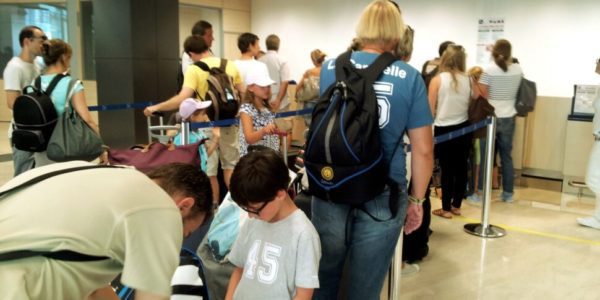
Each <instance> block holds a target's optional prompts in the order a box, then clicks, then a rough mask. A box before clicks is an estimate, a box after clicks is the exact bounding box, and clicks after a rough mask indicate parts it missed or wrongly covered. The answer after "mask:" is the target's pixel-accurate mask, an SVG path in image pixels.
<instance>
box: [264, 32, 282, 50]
mask: <svg viewBox="0 0 600 300" xmlns="http://www.w3.org/2000/svg"><path fill="white" fill-rule="evenodd" d="M280 42H281V41H280V40H279V37H278V36H276V35H274V34H270V35H269V36H268V37H267V40H266V41H265V45H266V46H267V50H275V51H278V50H279V43H280Z"/></svg>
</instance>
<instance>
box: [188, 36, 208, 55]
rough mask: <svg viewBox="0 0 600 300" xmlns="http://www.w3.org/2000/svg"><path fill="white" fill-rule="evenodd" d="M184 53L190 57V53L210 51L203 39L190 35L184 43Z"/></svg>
mask: <svg viewBox="0 0 600 300" xmlns="http://www.w3.org/2000/svg"><path fill="white" fill-rule="evenodd" d="M183 51H185V53H187V54H188V55H190V52H191V53H196V54H200V53H203V52H205V51H208V45H207V44H206V41H205V40H204V39H203V38H201V37H199V36H195V35H190V36H188V37H187V38H186V39H185V41H184V42H183Z"/></svg>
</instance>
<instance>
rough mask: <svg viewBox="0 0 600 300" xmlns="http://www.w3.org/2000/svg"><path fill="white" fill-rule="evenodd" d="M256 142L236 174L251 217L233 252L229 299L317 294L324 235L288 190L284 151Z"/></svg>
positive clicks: (238, 197)
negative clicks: (255, 145)
mask: <svg viewBox="0 0 600 300" xmlns="http://www.w3.org/2000/svg"><path fill="white" fill-rule="evenodd" d="M251 148H255V149H257V150H254V151H252V150H250V149H249V153H248V154H247V155H246V156H244V157H242V158H241V159H240V161H239V162H238V164H237V165H236V167H235V169H234V171H233V175H232V177H231V196H232V198H233V200H234V201H235V202H236V203H237V204H238V205H239V206H240V207H241V208H242V209H244V210H245V211H247V212H248V214H249V216H250V219H249V220H248V221H247V222H246V223H245V224H244V225H243V226H242V228H241V229H240V233H239V235H238V238H237V240H236V241H235V243H234V245H233V247H232V249H231V252H230V253H229V260H230V261H231V263H232V264H233V265H235V266H236V268H235V270H234V272H233V274H232V275H231V279H230V281H229V287H228V289H227V296H226V297H225V299H292V298H294V299H311V298H312V294H313V290H314V289H315V288H318V287H319V278H318V272H319V260H320V259H321V243H320V241H319V235H318V234H317V231H316V230H315V228H314V227H313V225H312V223H311V222H310V220H309V219H308V218H307V217H306V215H305V214H304V213H303V212H302V211H301V210H300V209H298V208H297V207H296V205H295V204H294V202H293V201H292V199H291V198H290V196H289V195H288V194H287V187H288V184H289V181H290V177H289V173H288V169H287V167H286V166H285V163H284V162H283V160H282V158H281V157H280V156H279V154H278V153H277V152H276V151H275V150H272V149H270V148H267V147H251Z"/></svg>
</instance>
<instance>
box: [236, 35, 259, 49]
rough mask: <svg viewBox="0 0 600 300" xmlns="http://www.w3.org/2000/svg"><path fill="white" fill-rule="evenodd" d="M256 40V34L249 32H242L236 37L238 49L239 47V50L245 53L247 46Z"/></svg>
mask: <svg viewBox="0 0 600 300" xmlns="http://www.w3.org/2000/svg"><path fill="white" fill-rule="evenodd" d="M257 41H258V36H257V35H256V34H254V33H250V32H245V33H242V34H240V36H239V37H238V44H237V45H238V49H240V52H242V53H246V52H248V48H250V45H253V44H254V43H256V42H257Z"/></svg>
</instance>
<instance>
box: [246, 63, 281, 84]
mask: <svg viewBox="0 0 600 300" xmlns="http://www.w3.org/2000/svg"><path fill="white" fill-rule="evenodd" d="M273 83H275V81H273V79H271V77H269V70H267V66H266V65H265V66H261V67H258V66H256V67H255V68H252V69H250V70H248V74H246V80H245V84H246V86H249V85H251V84H256V85H258V86H263V87H264V86H270V85H271V84H273Z"/></svg>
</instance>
